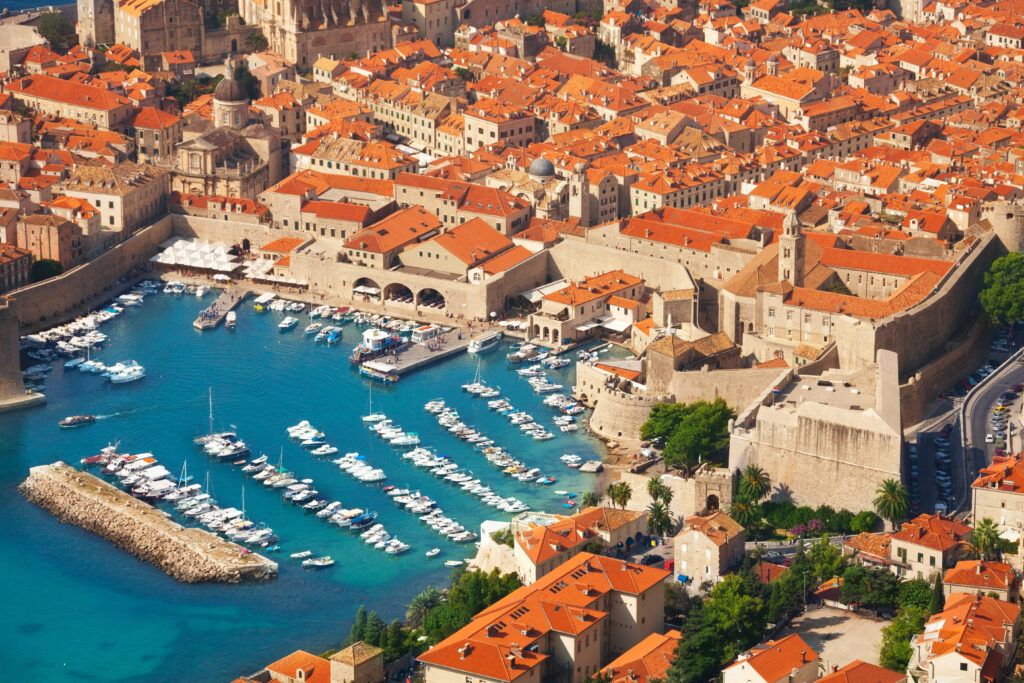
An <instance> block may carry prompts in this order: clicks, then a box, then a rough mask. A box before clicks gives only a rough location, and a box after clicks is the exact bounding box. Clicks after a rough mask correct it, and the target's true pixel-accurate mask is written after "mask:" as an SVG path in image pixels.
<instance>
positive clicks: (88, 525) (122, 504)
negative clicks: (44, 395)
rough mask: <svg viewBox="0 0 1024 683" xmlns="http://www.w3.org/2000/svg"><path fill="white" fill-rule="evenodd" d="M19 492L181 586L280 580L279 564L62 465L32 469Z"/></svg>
mask: <svg viewBox="0 0 1024 683" xmlns="http://www.w3.org/2000/svg"><path fill="white" fill-rule="evenodd" d="M18 489H19V490H20V491H21V493H22V494H23V495H24V496H25V497H26V498H27V499H28V500H30V501H31V502H33V503H35V504H36V505H38V506H39V507H42V508H45V509H47V510H49V511H50V512H52V513H53V514H54V515H55V516H56V517H57V519H59V520H60V521H62V522H65V523H68V524H75V525H77V526H80V527H82V528H83V529H86V530H88V531H91V532H93V533H95V534H98V535H100V536H102V537H103V538H105V539H107V540H108V541H110V542H111V543H113V544H114V545H117V546H120V547H121V548H124V549H125V550H127V551H128V552H129V553H131V554H132V555H134V556H135V557H137V558H139V559H140V560H144V561H146V562H149V563H150V564H153V565H155V566H156V567H158V568H160V569H161V570H162V571H164V572H166V573H167V574H168V575H170V576H171V577H173V578H174V579H176V580H178V581H181V582H182V583H204V582H217V583H238V582H242V581H260V580H266V579H271V578H274V577H275V576H277V563H276V562H272V561H270V560H268V559H267V558H265V557H263V556H261V555H256V554H254V553H247V552H245V551H244V549H243V548H242V547H241V546H239V545H237V544H235V543H230V542H228V541H225V540H223V539H222V538H220V537H219V536H216V535H215V534H212V533H210V532H209V531H205V530H203V529H194V528H188V527H183V526H181V525H180V524H178V523H177V522H175V521H173V520H172V519H171V518H170V515H168V514H167V513H166V512H163V511H162V510H158V509H157V508H155V507H153V506H152V505H149V504H148V503H145V502H143V501H140V500H137V499H135V498H133V497H132V496H131V495H129V494H127V493H125V492H123V491H120V490H118V489H116V488H114V487H113V486H111V485H110V484H108V483H106V482H105V481H103V480H102V479H98V478H97V477H94V476H93V475H91V474H87V473H85V472H80V471H78V470H76V469H75V468H73V467H71V466H69V465H67V464H65V463H63V462H55V463H53V464H52V465H40V466H39V467H33V468H32V469H31V470H29V476H28V478H27V479H26V480H25V481H23V482H22V483H21V485H20V486H19V487H18Z"/></svg>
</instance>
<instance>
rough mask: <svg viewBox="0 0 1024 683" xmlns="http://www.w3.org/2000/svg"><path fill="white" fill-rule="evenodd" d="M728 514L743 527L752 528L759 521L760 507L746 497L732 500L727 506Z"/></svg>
mask: <svg viewBox="0 0 1024 683" xmlns="http://www.w3.org/2000/svg"><path fill="white" fill-rule="evenodd" d="M729 516H730V517H732V518H733V519H734V520H736V522H737V523H738V524H739V525H740V526H742V527H743V528H745V529H752V528H753V527H755V526H757V524H758V523H759V522H760V521H761V508H760V506H759V505H758V504H757V503H754V502H751V501H749V500H747V499H746V498H739V499H737V500H734V501H733V503H732V505H730V506H729Z"/></svg>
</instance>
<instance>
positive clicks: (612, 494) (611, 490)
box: [606, 481, 633, 509]
mask: <svg viewBox="0 0 1024 683" xmlns="http://www.w3.org/2000/svg"><path fill="white" fill-rule="evenodd" d="M606 494H607V496H608V498H609V499H611V501H612V503H614V504H615V505H618V506H619V507H620V508H622V509H625V508H626V504H627V503H629V499H630V498H632V497H633V489H632V487H630V485H629V484H627V483H626V482H624V481H617V482H615V483H613V484H608V489H607V491H606Z"/></svg>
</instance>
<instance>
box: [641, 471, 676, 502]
mask: <svg viewBox="0 0 1024 683" xmlns="http://www.w3.org/2000/svg"><path fill="white" fill-rule="evenodd" d="M647 495H649V496H650V497H651V498H653V499H654V500H656V501H658V500H661V501H664V502H665V504H668V503H671V502H672V489H670V488H669V487H668V486H666V485H665V482H663V481H662V480H661V479H659V478H658V477H651V478H650V479H648V480H647Z"/></svg>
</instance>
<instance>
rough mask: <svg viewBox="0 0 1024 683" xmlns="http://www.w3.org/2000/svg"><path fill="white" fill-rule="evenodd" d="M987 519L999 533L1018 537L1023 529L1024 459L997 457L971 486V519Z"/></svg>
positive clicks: (1016, 456)
mask: <svg viewBox="0 0 1024 683" xmlns="http://www.w3.org/2000/svg"><path fill="white" fill-rule="evenodd" d="M986 517H988V518H989V519H991V520H992V521H994V522H995V523H996V524H997V525H998V526H999V530H1000V531H1001V532H1003V533H1006V534H1010V535H1019V534H1020V530H1021V528H1022V527H1024V456H1022V455H1020V454H1017V455H1009V456H1000V455H997V456H995V457H993V458H992V464H991V465H989V466H988V467H983V468H981V471H980V472H979V473H978V478H977V479H975V480H974V483H972V484H971V519H974V520H980V519H985V518H986Z"/></svg>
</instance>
